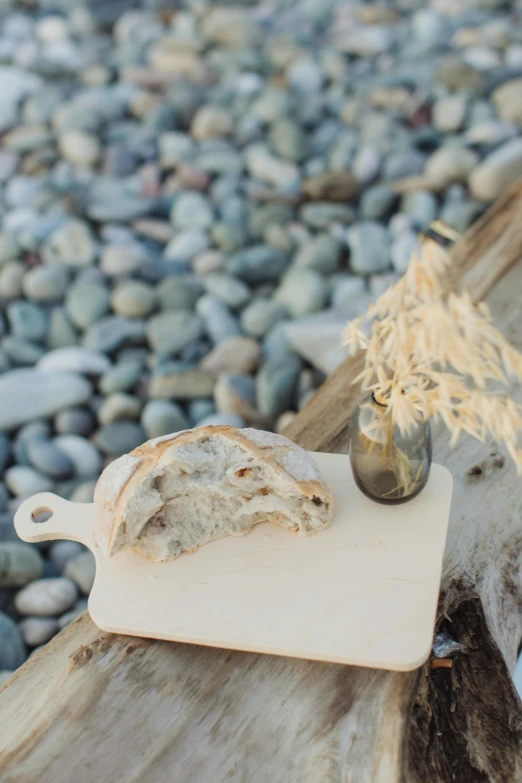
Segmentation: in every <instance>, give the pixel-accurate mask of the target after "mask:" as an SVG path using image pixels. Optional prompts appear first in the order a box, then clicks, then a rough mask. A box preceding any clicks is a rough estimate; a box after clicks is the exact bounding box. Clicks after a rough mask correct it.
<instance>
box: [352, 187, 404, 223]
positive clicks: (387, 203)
mask: <svg viewBox="0 0 522 783" xmlns="http://www.w3.org/2000/svg"><path fill="white" fill-rule="evenodd" d="M396 201H397V195H396V194H395V193H394V192H393V190H392V189H391V188H390V187H389V185H373V186H372V187H370V188H367V189H366V190H365V191H364V192H363V194H362V196H361V202H360V210H361V217H362V218H366V219H368V220H381V219H382V218H384V217H386V216H387V215H389V214H390V212H391V211H392V209H393V207H394V205H395V202H396Z"/></svg>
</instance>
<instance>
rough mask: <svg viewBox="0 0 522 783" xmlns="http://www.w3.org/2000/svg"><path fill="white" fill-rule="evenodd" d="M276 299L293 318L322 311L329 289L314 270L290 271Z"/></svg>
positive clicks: (276, 292) (282, 282)
mask: <svg viewBox="0 0 522 783" xmlns="http://www.w3.org/2000/svg"><path fill="white" fill-rule="evenodd" d="M274 298H275V300H276V301H277V302H279V304H281V305H283V307H284V308H285V310H286V311H287V313H289V314H290V315H291V316H292V318H299V317H300V316H303V315H308V314H309V313H315V312H316V311H317V310H321V309H322V308H323V307H324V305H325V304H326V300H327V298H328V288H327V285H326V283H325V281H324V279H323V278H322V277H321V275H320V274H319V273H318V272H315V271H314V270H313V269H299V270H297V269H296V270H290V271H289V272H287V273H286V275H285V276H284V277H283V279H282V281H281V284H280V286H279V288H277V290H276V291H275V293H274Z"/></svg>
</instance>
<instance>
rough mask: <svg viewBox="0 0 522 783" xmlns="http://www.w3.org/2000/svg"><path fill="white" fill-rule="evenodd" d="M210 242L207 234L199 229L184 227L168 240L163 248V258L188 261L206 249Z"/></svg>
mask: <svg viewBox="0 0 522 783" xmlns="http://www.w3.org/2000/svg"><path fill="white" fill-rule="evenodd" d="M209 244H210V241H209V238H208V235H207V234H206V233H205V232H204V231H201V230H199V229H184V230H183V231H180V232H179V233H178V234H177V235H176V236H175V237H174V238H173V239H171V240H170V242H169V243H168V245H167V247H166V248H165V253H164V255H165V258H166V259H168V260H170V261H185V262H186V263H189V262H190V261H192V260H193V259H194V258H196V256H199V255H200V254H201V253H203V252H204V251H205V250H207V248H208V246H209Z"/></svg>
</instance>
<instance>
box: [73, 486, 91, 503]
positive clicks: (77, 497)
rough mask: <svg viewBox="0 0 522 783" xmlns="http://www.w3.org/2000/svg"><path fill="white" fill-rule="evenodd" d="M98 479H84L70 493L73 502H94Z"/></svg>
mask: <svg viewBox="0 0 522 783" xmlns="http://www.w3.org/2000/svg"><path fill="white" fill-rule="evenodd" d="M95 489H96V481H84V482H82V483H81V484H78V486H77V487H75V488H74V489H73V491H72V492H71V494H70V495H69V500H70V501H71V503H92V502H93V501H94V490H95Z"/></svg>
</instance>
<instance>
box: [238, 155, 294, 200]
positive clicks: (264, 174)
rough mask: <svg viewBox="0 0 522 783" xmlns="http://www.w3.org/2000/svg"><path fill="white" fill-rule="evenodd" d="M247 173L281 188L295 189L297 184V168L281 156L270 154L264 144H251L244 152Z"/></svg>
mask: <svg viewBox="0 0 522 783" xmlns="http://www.w3.org/2000/svg"><path fill="white" fill-rule="evenodd" d="M245 156H246V164H247V168H248V171H249V173H250V174H251V175H252V176H253V177H257V178H258V179H260V180H261V181H262V182H268V183H269V184H270V185H275V187H277V188H280V189H282V190H289V191H293V190H295V189H296V188H297V187H298V185H299V169H298V168H297V166H296V165H295V164H294V163H292V162H290V161H288V160H284V159H283V158H278V157H276V156H275V155H272V153H271V152H270V150H269V149H268V148H267V147H265V145H264V144H252V145H250V147H248V148H247V150H246V152H245Z"/></svg>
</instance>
